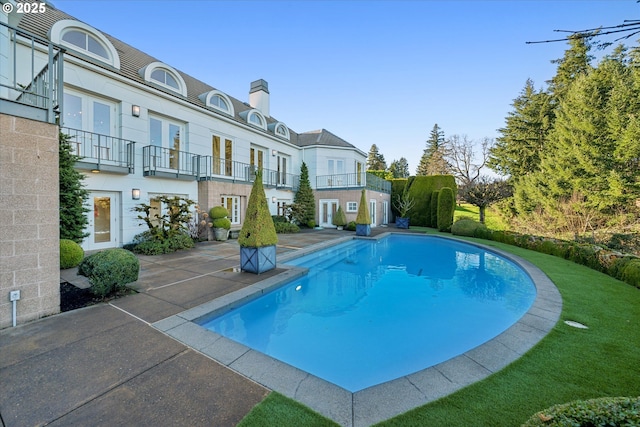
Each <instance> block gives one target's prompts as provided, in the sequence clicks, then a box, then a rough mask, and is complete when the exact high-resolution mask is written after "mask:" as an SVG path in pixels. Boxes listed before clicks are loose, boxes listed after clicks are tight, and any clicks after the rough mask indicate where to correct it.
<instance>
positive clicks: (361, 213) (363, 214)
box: [356, 188, 371, 225]
mask: <svg viewBox="0 0 640 427" xmlns="http://www.w3.org/2000/svg"><path fill="white" fill-rule="evenodd" d="M356 224H362V225H369V224H371V216H369V207H368V206H367V196H366V194H365V191H364V188H363V189H362V194H361V195H360V204H359V205H358V215H357V216H356Z"/></svg>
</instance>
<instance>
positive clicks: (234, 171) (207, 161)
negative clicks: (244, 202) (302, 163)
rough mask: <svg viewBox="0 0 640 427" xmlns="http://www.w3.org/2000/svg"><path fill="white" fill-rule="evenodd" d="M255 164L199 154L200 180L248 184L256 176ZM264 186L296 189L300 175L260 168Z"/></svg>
mask: <svg viewBox="0 0 640 427" xmlns="http://www.w3.org/2000/svg"><path fill="white" fill-rule="evenodd" d="M256 170H257V168H256V166H255V165H250V164H248V163H241V162H236V161H232V160H227V159H223V158H218V157H212V156H200V162H199V175H198V180H200V181H230V182H239V183H246V184H250V183H252V182H253V181H254V180H255V177H256ZM262 183H263V185H264V186H265V187H269V188H278V189H288V190H292V191H296V190H297V189H298V185H299V183H300V176H299V175H294V174H290V173H284V172H281V171H274V170H271V169H263V170H262Z"/></svg>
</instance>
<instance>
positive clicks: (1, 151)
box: [0, 114, 60, 328]
mask: <svg viewBox="0 0 640 427" xmlns="http://www.w3.org/2000/svg"><path fill="white" fill-rule="evenodd" d="M0 135H2V138H0V217H1V218H2V222H1V223H0V328H6V327H8V326H11V324H12V303H11V302H10V301H9V292H10V291H15V290H19V291H20V294H21V295H20V300H19V301H17V323H18V324H20V323H24V322H27V321H30V320H35V319H38V318H41V317H44V316H47V315H51V314H55V313H58V312H59V311H60V245H59V196H58V192H59V185H58V127H57V126H56V125H52V124H47V123H42V122H37V121H32V120H28V119H22V118H18V117H14V116H9V115H4V114H0Z"/></svg>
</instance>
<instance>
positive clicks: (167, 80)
mask: <svg viewBox="0 0 640 427" xmlns="http://www.w3.org/2000/svg"><path fill="white" fill-rule="evenodd" d="M138 73H139V74H140V75H141V76H142V78H144V79H145V81H147V82H149V83H153V84H155V85H157V86H160V87H163V88H165V89H169V90H171V91H173V92H177V93H179V94H180V95H182V96H187V84H186V83H185V81H184V79H183V78H182V76H181V75H180V73H178V71H177V70H175V69H174V68H172V67H170V66H168V65H166V64H163V63H162V62H152V63H151V64H149V65H147V66H146V67H143V68H142V69H140V71H138Z"/></svg>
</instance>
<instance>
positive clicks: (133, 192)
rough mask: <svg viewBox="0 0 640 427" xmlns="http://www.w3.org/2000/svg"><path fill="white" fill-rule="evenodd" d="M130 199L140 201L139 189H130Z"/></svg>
mask: <svg viewBox="0 0 640 427" xmlns="http://www.w3.org/2000/svg"><path fill="white" fill-rule="evenodd" d="M131 198H132V199H133V200H140V189H139V188H132V189H131Z"/></svg>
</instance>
